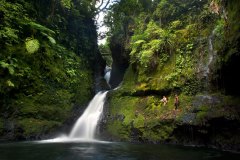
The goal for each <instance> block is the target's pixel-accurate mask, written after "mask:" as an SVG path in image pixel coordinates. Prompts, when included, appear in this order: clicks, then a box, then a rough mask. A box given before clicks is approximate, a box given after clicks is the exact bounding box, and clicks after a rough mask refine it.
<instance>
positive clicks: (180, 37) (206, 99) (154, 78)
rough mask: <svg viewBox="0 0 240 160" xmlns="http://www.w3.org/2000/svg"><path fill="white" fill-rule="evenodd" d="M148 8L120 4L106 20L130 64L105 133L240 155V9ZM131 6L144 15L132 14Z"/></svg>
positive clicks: (224, 5)
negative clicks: (216, 148) (228, 150)
mask: <svg viewBox="0 0 240 160" xmlns="http://www.w3.org/2000/svg"><path fill="white" fill-rule="evenodd" d="M144 2H146V1H134V0H131V1H121V2H120V3H119V4H115V5H114V7H113V8H114V9H113V12H111V13H110V14H109V15H108V16H109V17H108V18H109V19H111V18H112V19H113V22H115V23H114V24H115V26H111V25H110V27H112V28H111V34H112V37H117V35H118V34H119V37H123V40H122V41H118V43H119V42H122V45H123V50H124V52H125V54H126V53H128V54H129V57H130V58H129V62H130V65H129V67H128V69H127V70H126V73H125V75H124V79H123V82H122V85H121V86H120V88H119V89H117V90H113V91H111V92H110V93H109V96H108V102H107V104H106V113H105V116H104V118H103V120H104V121H103V122H102V131H103V132H102V133H103V135H105V137H111V138H109V139H117V140H123V141H140V142H141V141H143V142H154V143H156V142H161V143H165V142H170V143H185V144H200V145H213V146H217V147H219V148H224V149H233V150H240V148H239V144H240V137H239V133H240V128H239V124H240V117H239V113H240V112H239V111H240V110H239V107H240V106H239V103H240V98H239V96H240V94H239V93H240V92H239V86H240V85H239V83H238V82H239V78H237V76H235V75H236V74H237V73H238V68H239V67H240V66H239V51H240V49H239V33H240V32H239V26H240V24H239V21H238V20H237V19H239V8H240V3H239V2H238V1H236V0H232V1H216V0H213V1H207V0H203V1H190V0H189V1H184V2H183V1H179V0H169V1H168V0H159V1H154V2H149V5H143V4H144ZM131 5H136V6H137V5H138V7H137V8H138V9H139V10H136V11H135V12H134V13H132V12H130V10H129V9H130V7H131ZM128 7H129V8H128ZM126 11H129V12H127V13H126ZM114 13H116V15H115V14H114ZM121 13H124V14H121ZM120 15H121V16H120ZM120 22H122V23H120ZM110 43H111V41H110ZM112 43H115V42H114V41H112ZM110 46H111V45H110ZM112 46H114V45H112ZM112 51H113V49H112ZM113 54H116V53H113ZM116 60H117V59H116ZM113 63H114V60H113ZM229 70H230V72H229ZM175 94H178V96H179V101H180V105H179V107H178V108H177V109H175V106H174V101H175V100H174V99H175V98H174V96H175ZM163 96H167V98H168V103H167V104H166V105H164V104H163V103H162V102H161V99H162V97H163Z"/></svg>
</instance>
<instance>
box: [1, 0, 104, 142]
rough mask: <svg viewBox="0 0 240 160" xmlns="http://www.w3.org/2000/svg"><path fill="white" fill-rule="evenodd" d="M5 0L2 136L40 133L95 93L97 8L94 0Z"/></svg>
mask: <svg viewBox="0 0 240 160" xmlns="http://www.w3.org/2000/svg"><path fill="white" fill-rule="evenodd" d="M0 3H1V5H0V48H1V50H0V77H1V78H0V136H1V137H2V138H3V139H31V138H33V139H35V138H40V137H41V136H42V135H44V134H47V133H50V132H52V131H53V130H54V129H56V128H58V127H59V126H61V125H62V124H63V123H64V122H65V121H66V120H67V119H69V117H71V116H72V111H73V107H74V106H76V107H82V108H83V107H84V106H85V105H86V103H87V102H88V101H89V100H90V99H91V97H92V95H93V89H94V88H93V87H94V86H93V81H94V69H95V68H94V67H92V66H93V65H92V64H96V63H98V64H100V63H102V62H101V58H99V53H98V50H97V34H96V26H95V24H94V20H93V16H94V14H93V13H94V9H93V8H92V7H91V1H90V0H81V1H79V0H61V1H60V0H59V1H58V0H57V1H56V0H41V1H37V0H24V1H23V0H12V1H5V0H1V1H0ZM94 66H95V65H94Z"/></svg>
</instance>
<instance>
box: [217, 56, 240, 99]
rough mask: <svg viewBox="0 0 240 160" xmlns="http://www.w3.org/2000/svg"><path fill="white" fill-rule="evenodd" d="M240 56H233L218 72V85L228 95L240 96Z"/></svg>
mask: <svg viewBox="0 0 240 160" xmlns="http://www.w3.org/2000/svg"><path fill="white" fill-rule="evenodd" d="M239 74H240V55H239V54H233V55H232V56H231V57H230V58H229V60H228V61H227V62H226V63H225V64H223V66H222V67H221V69H220V70H219V71H218V75H219V76H218V79H217V84H218V87H219V88H220V90H222V91H224V92H225V94H227V95H233V96H240V75H239Z"/></svg>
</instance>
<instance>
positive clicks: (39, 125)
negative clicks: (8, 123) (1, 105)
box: [18, 118, 60, 137]
mask: <svg viewBox="0 0 240 160" xmlns="http://www.w3.org/2000/svg"><path fill="white" fill-rule="evenodd" d="M18 125H19V126H20V127H21V128H22V129H23V135H24V136H25V137H29V136H33V135H39V134H43V133H46V132H49V131H50V130H52V129H54V128H56V127H58V126H59V125H60V123H59V122H57V121H47V120H40V119H35V118H26V119H22V120H21V119H20V120H19V121H18Z"/></svg>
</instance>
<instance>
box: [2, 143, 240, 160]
mask: <svg viewBox="0 0 240 160" xmlns="http://www.w3.org/2000/svg"><path fill="white" fill-rule="evenodd" d="M0 153H1V154H0V160H85V159H86V160H108V159H110V160H111V159H112V160H126V159H127V160H138V159H143V160H145V159H147V160H149V159H150V160H151V159H153V160H155V159H156V160H226V159H231V160H238V159H239V158H240V154H234V153H229V152H222V151H218V150H214V149H206V148H194V147H183V146H172V145H153V144H129V143H70V142H69V143H32V142H28V143H2V144H0Z"/></svg>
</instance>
